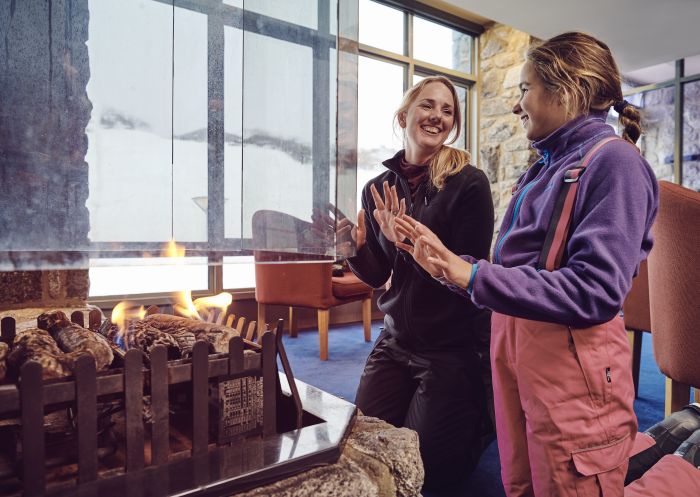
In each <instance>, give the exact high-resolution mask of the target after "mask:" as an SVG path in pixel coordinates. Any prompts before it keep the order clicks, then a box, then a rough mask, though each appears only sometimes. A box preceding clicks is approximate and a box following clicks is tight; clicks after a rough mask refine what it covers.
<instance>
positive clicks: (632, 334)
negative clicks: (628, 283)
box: [622, 261, 651, 397]
mask: <svg viewBox="0 0 700 497" xmlns="http://www.w3.org/2000/svg"><path fill="white" fill-rule="evenodd" d="M622 313H623V315H624V319H625V328H627V335H628V338H629V340H630V346H631V347H632V379H633V380H634V396H635V397H637V396H638V395H639V365H640V362H641V359H642V333H643V332H645V331H646V332H649V333H650V332H651V316H650V313H649V272H648V269H647V261H642V263H641V264H640V265H639V274H637V276H636V277H635V278H634V279H633V280H632V288H631V289H630V291H629V293H628V294H627V297H626V298H625V303H624V304H623V306H622Z"/></svg>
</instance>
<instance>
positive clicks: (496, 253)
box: [493, 150, 549, 264]
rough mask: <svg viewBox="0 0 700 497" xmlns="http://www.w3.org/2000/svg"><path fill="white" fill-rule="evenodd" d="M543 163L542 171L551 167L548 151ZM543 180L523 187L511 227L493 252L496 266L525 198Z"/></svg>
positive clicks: (545, 153) (543, 157) (531, 182)
mask: <svg viewBox="0 0 700 497" xmlns="http://www.w3.org/2000/svg"><path fill="white" fill-rule="evenodd" d="M542 161H543V167H542V170H546V169H547V167H548V166H549V152H547V151H546V150H545V151H544V153H543V154H542ZM540 174H542V171H540ZM542 178H543V176H540V177H539V178H537V179H535V180H532V181H530V183H528V184H527V185H525V186H524V187H523V189H522V190H521V191H520V195H518V200H516V202H515V207H514V208H513V215H512V216H511V220H510V225H509V226H508V229H507V230H506V232H505V233H504V234H503V236H502V237H501V239H500V240H499V241H498V243H497V244H496V248H495V250H494V251H493V262H494V263H495V264H500V262H501V257H500V256H501V250H502V249H503V243H504V242H505V241H506V238H508V235H509V234H510V232H511V230H512V229H513V226H515V220H516V219H517V217H518V211H519V210H520V206H521V205H522V203H523V198H524V197H525V195H526V194H527V192H529V191H530V190H531V189H532V187H533V186H535V185H536V184H537V183H539V182H540V180H541V179H542Z"/></svg>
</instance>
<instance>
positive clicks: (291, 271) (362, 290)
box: [255, 253, 372, 361]
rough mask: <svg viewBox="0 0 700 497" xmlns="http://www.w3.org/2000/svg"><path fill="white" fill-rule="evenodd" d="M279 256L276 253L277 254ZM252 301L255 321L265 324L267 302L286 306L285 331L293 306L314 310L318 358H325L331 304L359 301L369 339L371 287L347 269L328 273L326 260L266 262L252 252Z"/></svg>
mask: <svg viewBox="0 0 700 497" xmlns="http://www.w3.org/2000/svg"><path fill="white" fill-rule="evenodd" d="M277 255H279V254H277ZM255 259H256V262H255V300H256V301H257V303H258V323H265V322H266V319H265V314H266V311H265V307H266V306H267V305H284V306H288V307H289V334H290V336H292V337H295V336H296V335H297V333H296V320H295V318H294V307H307V308H311V309H316V310H317V314H318V332H319V341H320V357H321V360H322V361H325V360H327V359H328V323H329V316H330V309H331V307H335V306H338V305H342V304H347V303H349V302H354V301H357V300H361V301H362V323H363V325H364V333H365V341H367V342H369V341H370V340H371V329H370V324H371V314H372V288H371V287H369V286H367V285H366V284H364V283H363V282H362V281H360V280H359V278H358V277H357V276H355V275H354V274H353V273H351V272H349V271H348V272H345V273H344V274H343V276H332V266H333V263H332V262H331V261H329V262H271V263H270V262H269V263H263V262H264V260H265V255H264V253H256V257H255Z"/></svg>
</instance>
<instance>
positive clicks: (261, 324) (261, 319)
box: [258, 302, 267, 336]
mask: <svg viewBox="0 0 700 497" xmlns="http://www.w3.org/2000/svg"><path fill="white" fill-rule="evenodd" d="M266 322H267V321H266V320H265V304H261V303H259V302H258V336H262V334H263V332H264V331H265V323H266Z"/></svg>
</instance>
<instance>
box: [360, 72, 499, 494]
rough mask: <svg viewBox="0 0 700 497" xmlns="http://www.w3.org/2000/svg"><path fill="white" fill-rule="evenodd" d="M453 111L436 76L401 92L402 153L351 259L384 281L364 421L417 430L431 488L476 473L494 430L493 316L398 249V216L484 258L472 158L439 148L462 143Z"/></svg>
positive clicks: (376, 188) (369, 193)
mask: <svg viewBox="0 0 700 497" xmlns="http://www.w3.org/2000/svg"><path fill="white" fill-rule="evenodd" d="M459 109H460V107H459V99H458V97H457V92H456V91H455V88H454V86H453V85H452V83H451V82H450V81H449V80H448V79H446V78H444V77H441V76H434V77H429V78H425V79H423V80H422V81H421V82H419V83H418V84H416V85H415V86H413V87H412V88H410V89H409V90H408V91H407V92H406V94H405V96H404V99H403V102H402V104H401V106H400V107H399V109H398V110H397V111H396V114H395V120H396V122H397V123H398V125H399V127H400V128H401V129H402V130H403V131H404V145H405V149H404V150H401V151H399V152H398V153H397V154H396V155H395V156H394V157H392V158H391V159H389V160H387V161H385V162H384V163H383V164H384V166H385V167H386V171H385V172H384V173H382V174H381V175H379V176H377V177H376V178H374V179H373V180H371V181H370V182H369V183H368V184H367V185H366V186H365V187H364V190H363V192H362V207H363V209H362V210H361V211H360V213H359V215H358V226H357V230H356V237H355V238H356V241H357V248H358V251H357V255H356V256H354V257H351V258H350V259H348V262H349V265H350V268H351V269H352V270H353V271H354V272H355V274H357V276H358V277H360V279H362V280H363V281H364V282H366V283H368V284H370V285H372V286H373V287H375V288H376V287H380V286H382V285H384V284H385V282H387V280H388V279H389V277H391V285H390V287H389V289H388V290H387V291H386V292H385V293H384V294H383V295H382V296H381V298H380V299H379V308H380V309H381V310H382V311H383V312H384V314H385V318H384V329H383V331H382V333H381V334H380V336H379V338H378V339H377V341H376V343H375V345H374V349H373V350H372V352H371V354H370V356H369V358H368V359H367V364H366V365H365V369H364V372H363V374H362V378H361V379H360V385H359V388H358V390H357V397H356V404H357V406H358V407H359V408H360V409H361V410H362V412H363V413H364V414H366V415H369V416H376V417H379V418H381V419H384V420H386V421H388V422H390V423H392V424H394V425H396V426H405V427H408V428H412V429H414V430H415V431H416V432H418V436H419V441H420V450H421V456H422V459H423V465H424V468H425V486H426V488H436V487H445V486H449V485H452V484H455V483H457V482H458V481H459V480H461V479H463V478H464V477H465V476H466V475H468V474H469V473H471V471H472V470H473V469H474V468H475V467H476V464H477V462H478V460H479V457H480V455H481V453H482V451H483V449H484V446H485V441H486V440H487V439H488V435H490V434H492V431H493V427H492V423H491V417H490V415H489V406H490V405H491V400H490V399H491V393H490V390H491V388H490V372H489V370H488V364H489V360H488V343H489V330H490V324H489V315H490V313H489V311H487V310H483V309H477V308H476V307H475V306H474V305H472V304H468V305H466V306H465V305H464V301H463V299H462V298H461V297H460V296H459V295H456V294H454V293H452V292H450V291H449V290H448V289H447V288H446V287H444V286H442V285H441V284H440V283H439V282H438V281H436V280H435V279H434V278H432V277H431V276H430V275H429V274H428V273H426V272H425V271H424V270H423V269H422V268H421V267H420V266H419V265H418V264H416V263H415V262H414V261H413V259H412V258H411V257H410V256H409V255H408V254H406V253H402V252H401V251H399V250H397V248H396V247H395V245H394V244H395V242H397V241H399V240H400V239H401V238H400V237H399V235H398V234H397V232H396V219H397V218H398V217H400V216H401V215H403V214H405V213H409V214H410V215H412V216H413V217H415V218H416V219H420V220H421V222H423V223H425V224H426V225H427V226H430V228H431V229H432V230H434V231H435V232H436V233H439V235H440V237H442V239H443V240H445V243H446V244H447V246H449V247H450V248H451V249H452V250H455V251H458V252H464V253H476V254H479V257H481V258H486V257H488V252H489V247H490V245H491V238H492V236H493V203H492V200H491V191H490V187H489V182H488V179H487V178H486V175H485V174H484V173H483V172H482V171H480V170H479V169H476V168H475V167H473V166H471V165H469V154H468V153H466V152H465V151H463V150H459V149H456V148H452V147H448V146H447V145H445V143H446V142H447V141H448V139H449V138H450V135H453V136H452V139H451V141H450V143H451V142H454V141H455V140H456V138H457V136H458V135H459V132H460V122H461V119H460V110H459ZM365 213H366V214H365ZM484 378H486V379H487V383H486V384H484Z"/></svg>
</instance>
